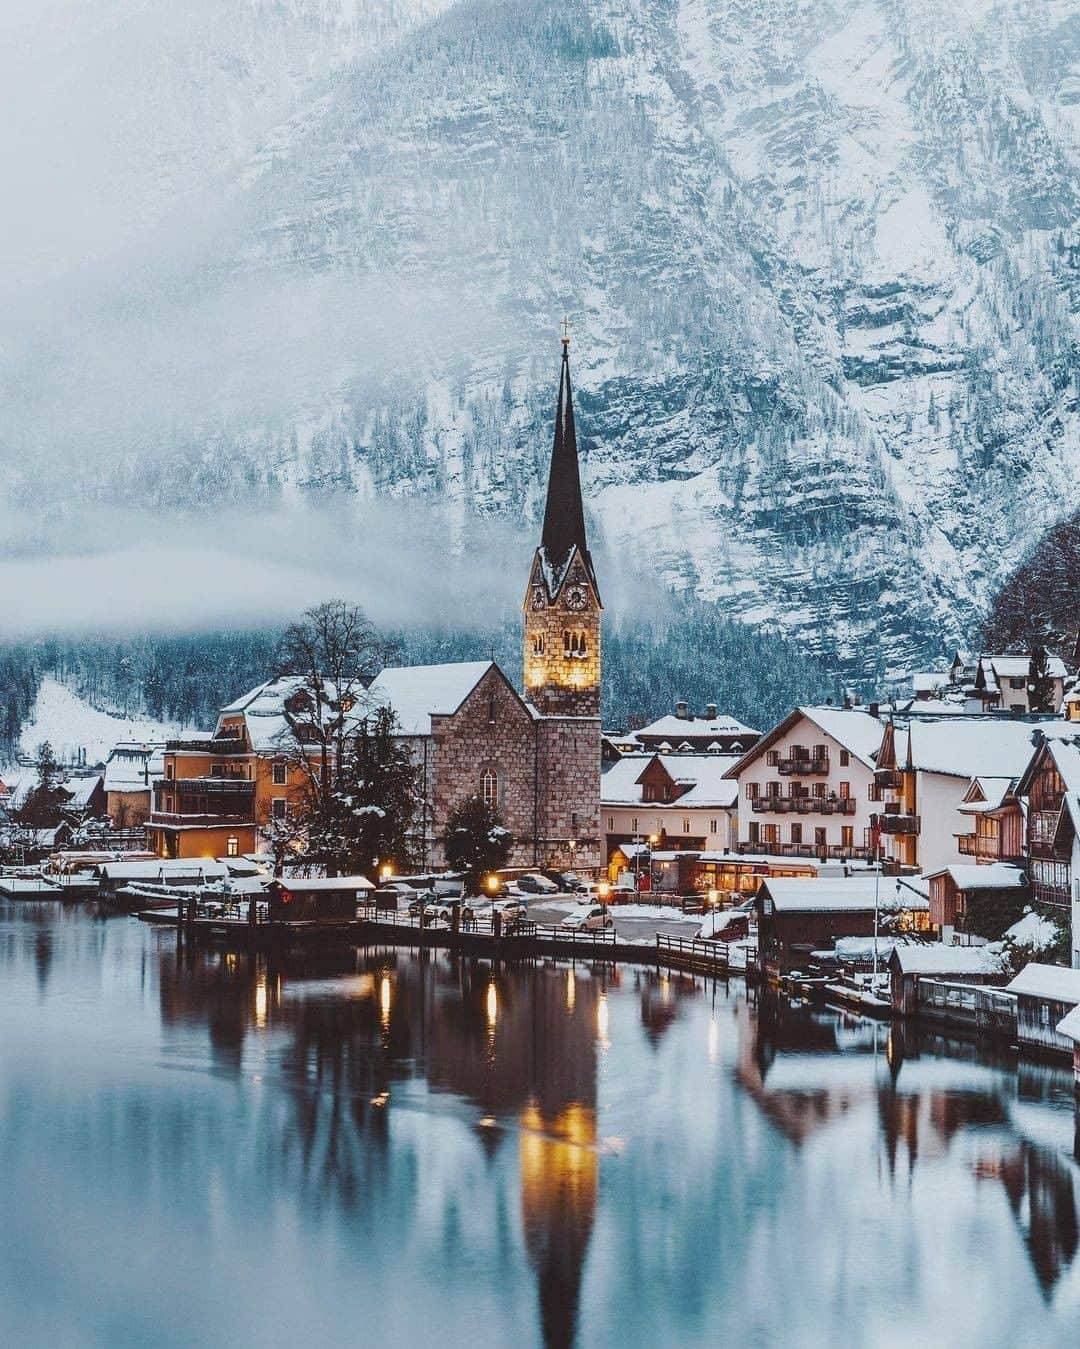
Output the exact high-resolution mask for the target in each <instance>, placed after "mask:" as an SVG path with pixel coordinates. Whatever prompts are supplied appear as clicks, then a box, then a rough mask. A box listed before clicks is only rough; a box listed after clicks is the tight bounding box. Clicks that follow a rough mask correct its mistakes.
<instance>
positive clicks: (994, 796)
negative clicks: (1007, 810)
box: [957, 777, 1016, 815]
mask: <svg viewBox="0 0 1080 1349" xmlns="http://www.w3.org/2000/svg"><path fill="white" fill-rule="evenodd" d="M1015 781H1016V779H1015V778H991V777H978V778H972V779H971V782H970V783H969V784H968V789H967V792H966V794H965V797H964V800H963V802H961V804H960V805H959V806H958V807H957V809H958V810H959V811H961V812H962V813H963V814H964V815H985V814H986V812H987V811H988V810H997V808H998V806H1000V805H1001V803H1002V801H1003V800H1004V799H1005V794H1006V792H1008V790H1009V788H1010V787H1011V786H1012V785H1013V783H1014V782H1015ZM979 796H981V797H982V800H975V799H972V800H970V801H969V800H968V799H967V798H968V797H972V798H975V797H979Z"/></svg>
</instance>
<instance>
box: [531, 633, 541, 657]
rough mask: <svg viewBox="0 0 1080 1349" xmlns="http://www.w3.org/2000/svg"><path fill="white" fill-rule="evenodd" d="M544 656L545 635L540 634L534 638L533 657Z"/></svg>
mask: <svg viewBox="0 0 1080 1349" xmlns="http://www.w3.org/2000/svg"><path fill="white" fill-rule="evenodd" d="M543 654H544V634H543V633H542V632H538V633H536V634H535V635H534V636H533V655H534V656H542V655H543Z"/></svg>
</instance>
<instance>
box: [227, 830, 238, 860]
mask: <svg viewBox="0 0 1080 1349" xmlns="http://www.w3.org/2000/svg"><path fill="white" fill-rule="evenodd" d="M225 852H226V855H227V856H229V857H238V856H239V855H240V840H239V839H238V838H237V837H236V835H235V834H230V835H229V837H228V839H226V841H225Z"/></svg>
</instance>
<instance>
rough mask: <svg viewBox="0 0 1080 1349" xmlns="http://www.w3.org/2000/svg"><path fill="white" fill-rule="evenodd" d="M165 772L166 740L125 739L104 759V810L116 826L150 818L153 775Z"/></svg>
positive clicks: (132, 825)
mask: <svg viewBox="0 0 1080 1349" xmlns="http://www.w3.org/2000/svg"><path fill="white" fill-rule="evenodd" d="M164 773H165V742H164V741H159V742H156V743H154V744H147V743H136V742H134V741H129V740H124V741H121V742H120V743H119V744H118V745H116V746H114V747H113V749H112V750H111V751H110V752H109V757H108V758H107V759H106V760H105V811H106V814H107V815H108V817H109V820H110V822H111V823H112V825H113V827H114V828H115V829H134V828H137V827H138V826H139V825H142V824H145V823H146V822H147V820H148V819H149V818H150V807H151V805H152V804H153V802H152V800H151V797H152V788H153V783H154V779H155V778H160V777H162V776H164Z"/></svg>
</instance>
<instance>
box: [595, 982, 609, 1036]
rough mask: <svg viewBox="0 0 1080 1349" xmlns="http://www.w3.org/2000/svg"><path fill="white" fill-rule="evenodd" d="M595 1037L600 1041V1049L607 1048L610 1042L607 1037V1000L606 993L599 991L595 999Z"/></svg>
mask: <svg viewBox="0 0 1080 1349" xmlns="http://www.w3.org/2000/svg"><path fill="white" fill-rule="evenodd" d="M596 1038H597V1039H598V1040H599V1041H600V1047H601V1049H607V1047H608V1046H609V1045H610V1044H611V1041H610V1040H609V1039H608V1000H607V994H606V993H601V994H600V996H599V998H597V1000H596Z"/></svg>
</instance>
